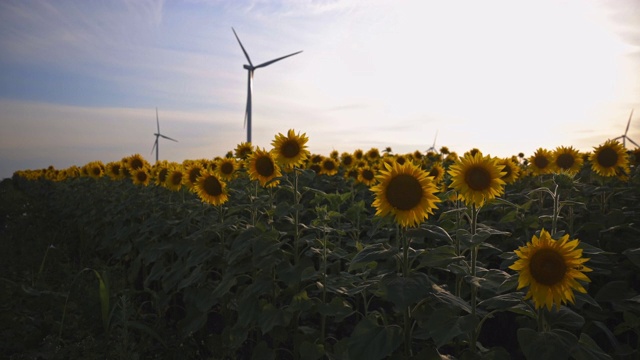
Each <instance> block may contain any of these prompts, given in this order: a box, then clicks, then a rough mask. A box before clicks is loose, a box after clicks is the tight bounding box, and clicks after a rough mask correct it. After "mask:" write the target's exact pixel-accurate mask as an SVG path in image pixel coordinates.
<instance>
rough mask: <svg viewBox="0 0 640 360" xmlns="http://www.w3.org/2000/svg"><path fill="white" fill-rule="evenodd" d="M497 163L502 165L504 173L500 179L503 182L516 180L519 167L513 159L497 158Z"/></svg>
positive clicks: (507, 182)
mask: <svg viewBox="0 0 640 360" xmlns="http://www.w3.org/2000/svg"><path fill="white" fill-rule="evenodd" d="M498 165H503V166H504V168H503V169H502V171H503V172H504V175H502V180H503V181H504V182H505V184H513V183H514V182H516V180H518V176H519V175H520V167H519V166H518V165H516V163H515V162H514V161H513V159H510V158H505V159H498Z"/></svg>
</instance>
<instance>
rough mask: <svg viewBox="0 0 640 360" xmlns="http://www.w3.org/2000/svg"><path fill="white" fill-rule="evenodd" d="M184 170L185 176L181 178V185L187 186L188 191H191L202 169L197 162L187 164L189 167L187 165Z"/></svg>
mask: <svg viewBox="0 0 640 360" xmlns="http://www.w3.org/2000/svg"><path fill="white" fill-rule="evenodd" d="M185 169H186V171H185V176H184V177H183V178H182V183H183V184H185V185H187V187H188V188H189V189H191V190H193V188H194V186H195V185H196V181H197V180H198V177H199V176H200V174H201V173H202V171H204V167H203V166H202V164H201V163H200V162H199V161H193V162H189V165H187V167H186V168H185Z"/></svg>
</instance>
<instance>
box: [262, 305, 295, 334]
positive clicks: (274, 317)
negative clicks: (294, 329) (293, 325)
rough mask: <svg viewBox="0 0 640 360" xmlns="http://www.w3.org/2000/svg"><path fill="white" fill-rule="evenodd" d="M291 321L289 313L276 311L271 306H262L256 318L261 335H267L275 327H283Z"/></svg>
mask: <svg viewBox="0 0 640 360" xmlns="http://www.w3.org/2000/svg"><path fill="white" fill-rule="evenodd" d="M289 321H291V313H290V312H286V311H284V310H280V309H277V308H276V307H274V306H273V305H271V304H264V305H263V306H262V310H261V312H260V315H259V316H258V325H260V329H261V330H262V333H263V334H266V333H268V332H269V331H271V329H273V328H274V327H276V326H285V325H287V324H288V323H289Z"/></svg>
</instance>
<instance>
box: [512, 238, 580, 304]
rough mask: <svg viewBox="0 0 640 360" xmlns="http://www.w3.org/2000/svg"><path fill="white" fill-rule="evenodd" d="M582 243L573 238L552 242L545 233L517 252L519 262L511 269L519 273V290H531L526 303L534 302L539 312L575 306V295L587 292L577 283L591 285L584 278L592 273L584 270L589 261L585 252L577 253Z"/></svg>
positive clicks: (526, 297) (553, 240)
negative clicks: (567, 305)
mask: <svg viewBox="0 0 640 360" xmlns="http://www.w3.org/2000/svg"><path fill="white" fill-rule="evenodd" d="M579 243H580V241H579V240H578V239H575V240H569V235H568V234H566V235H564V236H562V237H561V238H560V239H559V240H555V239H552V238H551V235H550V234H549V233H548V232H547V231H546V230H544V229H542V230H541V231H540V236H539V237H538V236H536V235H533V238H532V239H531V242H529V243H527V245H526V246H521V247H520V248H519V249H518V250H515V253H516V255H518V258H519V259H518V260H517V261H516V262H515V263H514V264H513V265H511V266H509V269H512V270H516V271H518V272H519V276H518V290H520V289H522V288H524V287H526V286H529V290H528V291H527V294H526V296H525V299H529V298H533V303H534V305H535V307H536V309H539V308H541V307H543V306H546V307H547V309H548V310H551V308H552V306H553V305H554V304H555V305H556V307H557V308H558V309H559V308H560V305H561V303H564V304H566V303H567V302H571V303H574V302H575V301H574V296H573V291H574V290H576V291H578V292H581V293H586V292H587V291H586V290H585V289H584V287H582V285H581V284H580V283H579V282H578V281H577V280H581V281H586V282H589V281H590V280H589V278H588V277H587V276H586V275H585V274H583V273H584V272H589V271H591V269H589V268H588V267H586V266H584V265H583V264H584V263H585V262H587V261H588V260H589V259H588V258H583V257H582V249H576V247H577V246H578V244H579Z"/></svg>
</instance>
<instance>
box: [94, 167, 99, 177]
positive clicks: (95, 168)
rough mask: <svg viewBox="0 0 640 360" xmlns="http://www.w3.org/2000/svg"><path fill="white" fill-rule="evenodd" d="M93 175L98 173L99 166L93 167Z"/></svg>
mask: <svg viewBox="0 0 640 360" xmlns="http://www.w3.org/2000/svg"><path fill="white" fill-rule="evenodd" d="M93 175H95V176H98V175H100V168H99V167H94V168H93Z"/></svg>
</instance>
